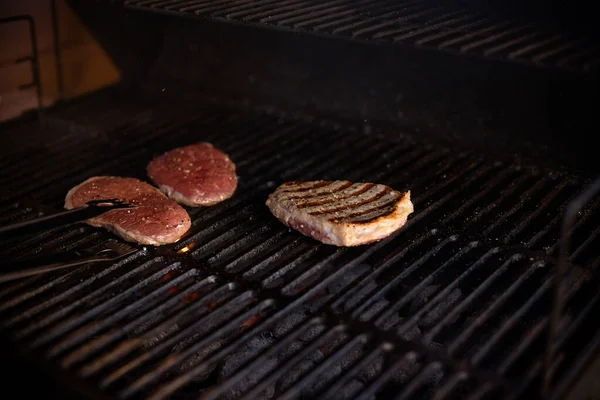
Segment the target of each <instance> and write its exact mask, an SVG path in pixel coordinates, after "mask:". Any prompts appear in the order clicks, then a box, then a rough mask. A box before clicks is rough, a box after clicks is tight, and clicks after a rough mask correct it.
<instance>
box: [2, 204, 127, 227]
mask: <svg viewBox="0 0 600 400" xmlns="http://www.w3.org/2000/svg"><path fill="white" fill-rule="evenodd" d="M131 207H132V206H131V205H129V204H127V203H124V202H122V201H121V200H119V199H109V200H91V201H88V202H87V203H85V204H84V205H82V206H80V207H77V208H73V209H72V210H66V211H59V212H57V213H54V214H50V215H45V216H43V217H40V218H35V219H32V220H29V221H25V222H19V223H16V224H12V225H7V226H3V227H0V236H2V235H6V234H10V235H23V234H28V233H37V232H39V231H43V230H46V229H52V228H58V227H60V226H64V225H70V224H74V223H76V222H81V221H85V220H86V219H90V218H94V217H97V216H99V215H102V214H104V213H105V212H107V211H110V210H114V209H117V208H131Z"/></svg>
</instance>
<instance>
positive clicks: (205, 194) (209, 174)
mask: <svg viewBox="0 0 600 400" xmlns="http://www.w3.org/2000/svg"><path fill="white" fill-rule="evenodd" d="M147 172H148V176H149V177H150V179H152V181H153V182H154V183H155V184H156V185H157V186H158V187H159V188H160V190H162V191H163V192H164V193H165V194H166V195H167V196H169V197H170V198H172V199H173V200H175V201H177V202H178V203H181V204H185V205H187V206H191V207H198V206H210V205H213V204H217V203H219V202H221V201H223V200H226V199H228V198H230V197H231V196H232V195H233V192H234V191H235V189H236V187H237V177H236V174H235V164H234V163H233V162H232V161H231V159H230V158H229V156H227V154H225V153H223V152H221V151H220V150H218V149H216V148H215V147H214V146H213V145H212V144H210V143H206V142H202V143H197V144H192V145H189V146H185V147H180V148H177V149H173V150H171V151H169V152H167V153H165V154H163V155H161V156H158V157H156V158H155V159H154V160H152V161H151V162H150V163H149V164H148V167H147Z"/></svg>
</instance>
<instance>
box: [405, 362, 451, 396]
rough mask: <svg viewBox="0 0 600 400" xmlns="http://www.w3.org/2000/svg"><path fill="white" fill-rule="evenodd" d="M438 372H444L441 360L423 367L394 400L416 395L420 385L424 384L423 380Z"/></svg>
mask: <svg viewBox="0 0 600 400" xmlns="http://www.w3.org/2000/svg"><path fill="white" fill-rule="evenodd" d="M436 372H438V373H439V372H442V364H441V363H439V362H433V363H431V364H429V365H428V366H426V367H425V368H423V369H422V370H421V372H419V373H418V374H417V375H416V376H415V378H414V379H413V380H412V381H410V383H409V384H408V385H406V388H405V389H404V390H403V391H402V392H401V393H400V394H399V395H398V396H396V397H395V398H394V400H406V399H410V397H411V396H413V395H415V392H416V391H417V390H418V389H419V387H420V385H422V384H423V381H424V380H426V379H427V378H429V377H430V376H431V375H432V374H434V373H436Z"/></svg>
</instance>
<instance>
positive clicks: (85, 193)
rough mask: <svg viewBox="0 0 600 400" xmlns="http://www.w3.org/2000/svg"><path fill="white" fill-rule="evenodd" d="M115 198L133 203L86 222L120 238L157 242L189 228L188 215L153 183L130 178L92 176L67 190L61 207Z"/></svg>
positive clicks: (170, 240) (169, 239) (173, 238)
mask: <svg viewBox="0 0 600 400" xmlns="http://www.w3.org/2000/svg"><path fill="white" fill-rule="evenodd" d="M111 198H117V199H120V200H122V201H124V202H126V203H129V204H131V205H134V206H136V207H135V208H130V209H125V208H124V209H117V210H111V211H108V212H106V213H104V214H102V215H100V216H98V217H94V218H91V219H89V220H87V221H86V222H87V223H88V224H90V225H92V226H97V227H103V228H106V229H108V230H109V231H111V232H114V233H115V234H116V235H118V236H120V237H122V238H123V239H125V240H127V241H130V242H137V243H140V244H150V245H154V246H159V245H162V244H168V243H174V242H176V241H177V240H178V239H179V238H181V236H183V234H184V233H186V232H187V230H188V229H189V228H190V225H191V221H190V216H189V215H188V213H187V212H186V211H185V209H184V208H183V207H181V206H180V205H179V204H177V203H175V202H174V201H173V200H170V199H168V198H167V197H166V196H165V195H164V194H162V193H161V192H160V191H159V190H158V189H156V188H155V187H154V186H152V185H149V184H147V183H145V182H142V181H140V180H138V179H134V178H120V177H116V176H96V177H93V178H89V179H88V180H86V181H84V182H83V183H81V184H79V185H77V186H75V187H74V188H73V189H71V190H69V193H67V197H66V199H65V208H66V209H69V210H70V209H72V208H75V207H79V206H81V205H83V204H85V203H87V202H88V201H90V200H103V199H111Z"/></svg>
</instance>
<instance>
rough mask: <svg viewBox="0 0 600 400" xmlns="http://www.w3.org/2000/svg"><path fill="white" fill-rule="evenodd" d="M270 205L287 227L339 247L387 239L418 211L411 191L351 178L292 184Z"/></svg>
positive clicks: (283, 187) (270, 200) (280, 190)
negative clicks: (357, 181) (402, 191)
mask: <svg viewBox="0 0 600 400" xmlns="http://www.w3.org/2000/svg"><path fill="white" fill-rule="evenodd" d="M266 204H267V206H268V207H269V209H270V210H271V212H272V213H273V215H275V217H277V218H278V219H279V220H280V221H281V222H283V223H284V224H285V225H287V226H289V227H290V228H293V229H296V230H297V231H299V232H301V233H302V234H304V235H306V236H310V237H312V238H314V239H317V240H319V241H321V242H323V243H326V244H332V245H336V246H357V245H361V244H366V243H371V242H375V241H377V240H380V239H383V238H384V237H386V236H388V235H390V234H391V233H392V232H394V231H396V230H398V229H400V228H401V227H402V226H404V224H405V223H406V219H407V217H408V215H409V214H411V213H412V212H413V210H414V208H413V204H412V202H411V201H410V192H406V193H401V192H398V191H396V190H393V189H391V188H389V187H388V186H385V185H379V184H373V183H352V182H349V181H310V182H297V181H294V182H287V183H284V184H283V185H281V186H280V187H279V188H277V190H275V192H273V193H272V194H271V195H270V196H269V198H268V200H267V202H266Z"/></svg>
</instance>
